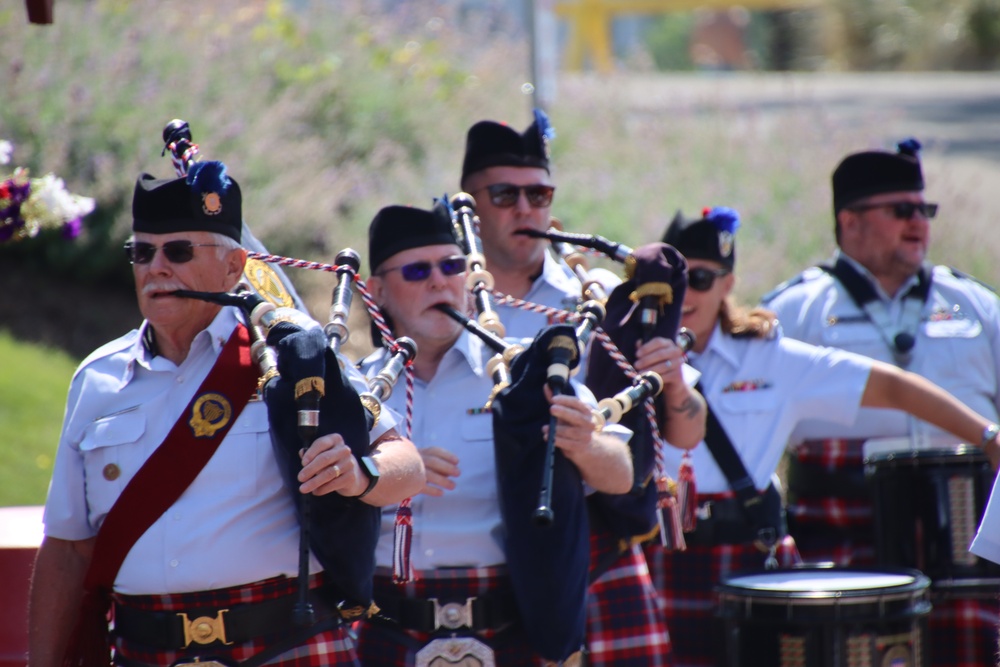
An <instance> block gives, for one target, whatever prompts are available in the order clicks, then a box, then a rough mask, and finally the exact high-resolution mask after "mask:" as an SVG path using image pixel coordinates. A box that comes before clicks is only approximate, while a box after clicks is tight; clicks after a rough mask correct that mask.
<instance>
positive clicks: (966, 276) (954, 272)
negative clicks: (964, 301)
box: [944, 266, 1000, 297]
mask: <svg viewBox="0 0 1000 667" xmlns="http://www.w3.org/2000/svg"><path fill="white" fill-rule="evenodd" d="M944 268H945V269H947V270H948V271H950V272H951V275H953V276H955V277H956V278H958V279H959V280H969V281H971V282H974V283H976V284H977V285H979V286H980V287H982V288H983V289H985V290H987V291H989V293H990V294H992V295H993V296H996V297H1000V293H998V292H997V291H996V289H995V288H994V287H993V286H992V285H988V284H987V283H984V282H983V281H982V280H980V279H979V278H976V277H975V276H973V275H970V274H968V273H965V272H964V271H959V270H958V269H956V268H955V267H954V266H945V267H944Z"/></svg>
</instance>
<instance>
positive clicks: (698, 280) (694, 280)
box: [688, 266, 731, 292]
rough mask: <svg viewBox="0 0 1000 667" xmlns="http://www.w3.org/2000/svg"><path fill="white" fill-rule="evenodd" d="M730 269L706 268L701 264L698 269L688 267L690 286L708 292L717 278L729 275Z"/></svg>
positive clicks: (695, 289) (698, 290) (697, 290)
mask: <svg viewBox="0 0 1000 667" xmlns="http://www.w3.org/2000/svg"><path fill="white" fill-rule="evenodd" d="M730 273H731V272H730V270H729V269H706V268H705V267H701V266H699V267H698V268H696V269H688V287H690V288H691V289H693V290H694V291H696V292H707V291H708V290H710V289H712V285H714V284H715V279H716V278H721V277H722V276H728V275H729V274H730Z"/></svg>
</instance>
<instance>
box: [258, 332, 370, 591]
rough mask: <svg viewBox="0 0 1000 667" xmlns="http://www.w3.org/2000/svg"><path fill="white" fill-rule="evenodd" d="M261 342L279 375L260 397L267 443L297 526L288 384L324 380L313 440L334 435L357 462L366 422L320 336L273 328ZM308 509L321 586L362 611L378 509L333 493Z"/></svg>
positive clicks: (291, 387)
mask: <svg viewBox="0 0 1000 667" xmlns="http://www.w3.org/2000/svg"><path fill="white" fill-rule="evenodd" d="M267 342H268V345H270V346H272V347H273V348H275V351H276V354H277V358H278V372H279V373H280V376H279V377H278V378H275V379H274V380H271V381H270V382H269V383H268V384H267V386H266V387H265V390H264V401H265V402H266V404H267V413H268V419H269V421H270V426H271V443H272V445H273V449H274V457H275V459H277V462H278V467H279V468H280V470H281V475H282V478H283V479H284V480H285V487H286V488H287V489H288V491H289V492H290V493H291V495H292V498H293V499H294V501H295V508H296V512H298V514H299V519H300V521H301V513H302V499H303V495H302V494H301V493H300V492H299V490H298V487H299V481H298V473H299V470H300V469H301V467H302V464H301V459H300V457H299V450H300V449H302V448H303V447H305V445H304V444H303V443H302V441H301V438H300V436H299V434H298V417H297V406H296V403H295V384H296V382H298V381H299V380H301V379H304V378H307V377H317V376H318V377H322V378H324V384H325V395H324V396H323V398H322V399H320V418H319V430H318V435H317V437H319V436H322V435H326V434H329V433H339V434H340V435H342V436H343V438H344V442H346V443H347V446H348V447H350V448H351V451H352V452H353V453H354V455H355V456H357V457H360V456H364V455H365V454H367V453H368V452H369V449H370V446H369V436H368V432H369V428H370V425H371V416H370V414H369V413H368V411H367V410H365V408H364V407H363V406H362V404H361V399H360V397H359V396H358V393H357V391H356V390H355V389H354V387H353V386H352V385H351V383H350V382H349V381H348V379H347V378H346V377H344V374H343V373H342V372H341V369H340V365H339V364H338V363H337V359H336V355H334V353H333V351H332V350H331V349H330V348H329V345H328V344H327V338H326V335H325V334H324V333H323V331H322V329H319V328H314V329H307V330H303V329H302V328H300V327H298V326H296V325H294V324H291V323H287V322H279V323H277V324H276V325H275V326H274V327H272V329H271V330H270V332H269V333H268V337H267ZM309 502H310V517H311V520H310V525H309V544H310V548H311V549H312V552H313V554H314V555H315V556H316V558H317V560H319V562H320V563H321V564H322V565H323V568H324V570H325V571H326V575H327V578H328V579H327V580H328V581H329V582H331V583H332V584H333V586H334V587H335V589H336V591H328V592H329V593H331V594H334V595H335V594H338V593H339V595H340V596H342V597H343V599H344V600H346V603H347V605H348V606H349V605H361V606H363V607H365V608H367V607H368V606H369V604H370V603H371V600H372V577H373V576H374V574H375V544H376V543H377V542H378V537H379V525H380V516H381V512H380V510H379V508H377V507H373V506H371V505H368V504H367V503H364V502H361V501H359V500H355V499H352V498H345V497H344V496H341V495H340V494H337V493H328V494H326V495H322V496H315V495H310V496H309ZM334 602H340V600H335V601H334Z"/></svg>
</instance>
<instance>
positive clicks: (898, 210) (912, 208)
mask: <svg viewBox="0 0 1000 667" xmlns="http://www.w3.org/2000/svg"><path fill="white" fill-rule="evenodd" d="M849 208H850V210H852V211H870V210H871V209H873V208H891V209H892V215H893V216H895V218H896V219H897V220H912V219H913V216H914V215H916V214H917V211H920V214H921V215H923V216H924V217H925V218H927V219H928V220H930V219H932V218H933V217H934V216H936V215H937V212H938V205H937V204H928V203H927V202H920V203H916V202H911V201H895V202H893V201H887V202H882V203H880V204H861V205H860V206H850V207H849Z"/></svg>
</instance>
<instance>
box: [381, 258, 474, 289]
mask: <svg viewBox="0 0 1000 667" xmlns="http://www.w3.org/2000/svg"><path fill="white" fill-rule="evenodd" d="M434 266H435V264H434V263H433V262H412V263H410V264H403V265H402V266H394V267H392V268H391V269H382V270H381V271H379V272H377V273H376V274H375V275H377V276H381V275H384V274H386V273H389V272H390V271H399V272H400V273H401V274H402V276H403V280H405V281H406V282H408V283H417V282H420V281H421V280H427V279H428V278H430V277H431V271H433V270H434ZM437 267H438V268H439V269H441V273H442V274H444V275H445V276H448V277H451V276H457V275H458V274H460V273H462V272H463V271H465V258H464V257H459V256H455V257H445V258H444V259H442V260H440V261H438V262H437Z"/></svg>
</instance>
